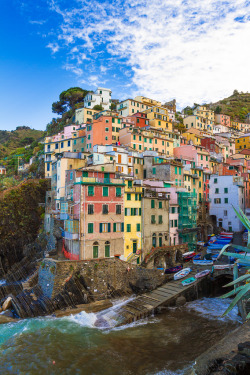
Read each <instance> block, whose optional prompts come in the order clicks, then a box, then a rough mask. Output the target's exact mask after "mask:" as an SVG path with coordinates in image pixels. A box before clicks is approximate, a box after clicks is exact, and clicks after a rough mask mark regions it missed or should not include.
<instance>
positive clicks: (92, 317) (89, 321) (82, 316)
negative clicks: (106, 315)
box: [65, 311, 97, 328]
mask: <svg viewBox="0 0 250 375" xmlns="http://www.w3.org/2000/svg"><path fill="white" fill-rule="evenodd" d="M65 319H69V320H71V321H73V322H75V323H77V324H79V325H81V326H82V327H89V328H96V327H95V322H96V321H97V316H96V314H94V313H89V314H88V313H86V312H85V311H81V312H80V313H79V314H76V315H70V316H69V317H67V318H65Z"/></svg>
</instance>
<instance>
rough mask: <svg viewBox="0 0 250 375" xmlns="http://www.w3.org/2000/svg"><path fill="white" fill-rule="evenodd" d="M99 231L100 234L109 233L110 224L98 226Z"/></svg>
mask: <svg viewBox="0 0 250 375" xmlns="http://www.w3.org/2000/svg"><path fill="white" fill-rule="evenodd" d="M99 231H100V233H108V232H110V231H111V224H110V223H100V224H99Z"/></svg>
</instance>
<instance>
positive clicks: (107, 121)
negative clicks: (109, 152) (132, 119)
mask: <svg viewBox="0 0 250 375" xmlns="http://www.w3.org/2000/svg"><path fill="white" fill-rule="evenodd" d="M105 122H106V123H107V124H108V123H109V120H108V119H106V120H105ZM106 129H107V128H106Z"/></svg>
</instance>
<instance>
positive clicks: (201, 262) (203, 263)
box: [193, 259, 214, 266]
mask: <svg viewBox="0 0 250 375" xmlns="http://www.w3.org/2000/svg"><path fill="white" fill-rule="evenodd" d="M193 263H194V264H197V265H198V266H212V265H213V264H214V262H213V261H212V260H201V259H200V260H199V259H198V260H193Z"/></svg>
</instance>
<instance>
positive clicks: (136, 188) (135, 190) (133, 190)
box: [125, 186, 142, 193]
mask: <svg viewBox="0 0 250 375" xmlns="http://www.w3.org/2000/svg"><path fill="white" fill-rule="evenodd" d="M125 192H127V193H142V187H141V186H133V187H127V186H126V187H125Z"/></svg>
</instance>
